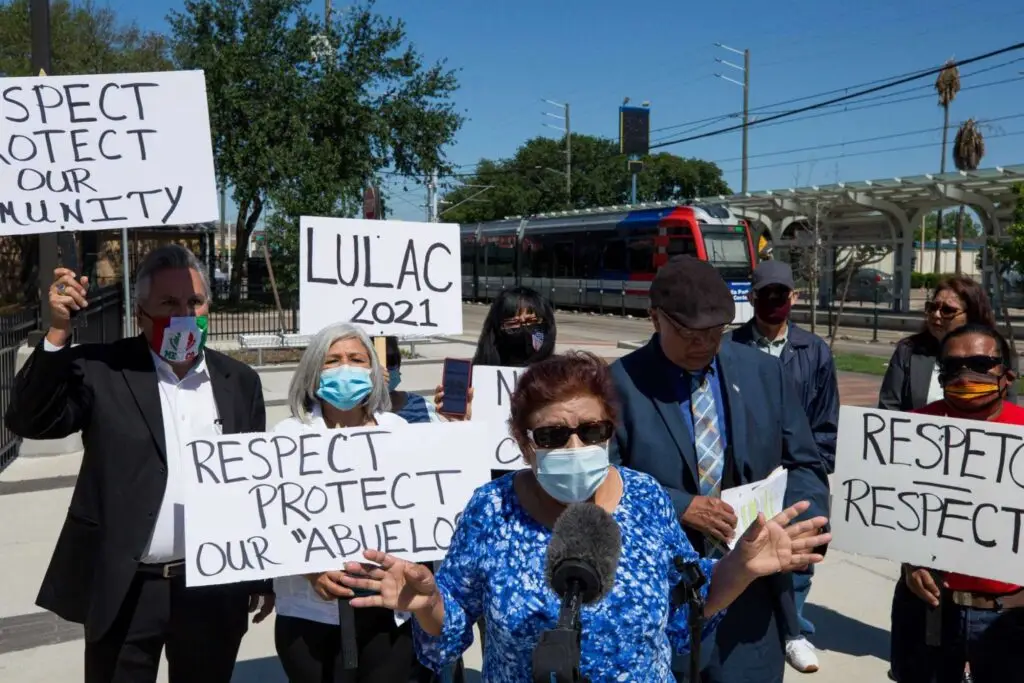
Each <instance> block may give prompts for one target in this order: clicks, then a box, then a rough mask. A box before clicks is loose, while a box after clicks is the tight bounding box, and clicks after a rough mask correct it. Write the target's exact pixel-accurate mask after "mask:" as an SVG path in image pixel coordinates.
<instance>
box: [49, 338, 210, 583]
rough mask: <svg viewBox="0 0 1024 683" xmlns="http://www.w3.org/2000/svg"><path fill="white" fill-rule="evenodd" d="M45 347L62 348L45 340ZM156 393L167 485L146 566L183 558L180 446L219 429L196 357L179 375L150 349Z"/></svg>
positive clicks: (202, 364) (204, 370) (202, 360)
mask: <svg viewBox="0 0 1024 683" xmlns="http://www.w3.org/2000/svg"><path fill="white" fill-rule="evenodd" d="M43 348H45V349H46V350H47V351H60V350H61V347H58V346H54V345H53V344H51V343H50V342H49V341H44V343H43ZM150 355H151V356H152V357H153V366H154V367H155V368H156V376H157V386H158V388H159V391H160V413H161V414H160V419H161V420H162V421H163V425H164V449H165V451H166V453H167V487H166V488H165V489H164V497H163V500H162V501H161V502H160V512H159V514H158V515H157V518H156V523H155V524H154V525H153V532H152V534H151V535H150V539H149V542H148V543H147V544H146V548H145V550H144V551H143V553H142V560H141V561H142V562H143V563H144V564H163V563H166V562H177V561H180V560H184V559H185V506H184V490H183V487H182V458H183V454H182V447H183V445H184V444H186V443H188V442H189V441H191V440H192V439H195V438H201V437H210V436H217V435H220V433H221V427H220V420H219V419H218V413H217V403H216V401H215V400H214V398H213V384H212V383H211V381H210V373H209V371H208V370H207V367H206V359H205V358H202V357H201V358H200V359H199V362H197V363H196V364H195V365H194V366H192V368H191V369H190V370H189V371H188V373H187V374H186V375H185V376H184V377H183V378H181V379H178V376H177V375H175V374H174V371H173V370H172V369H171V367H170V366H169V365H168V364H167V363H166V362H165V361H164V360H163V359H162V358H160V356H158V355H156V354H155V353H153V352H152V350H151V351H150Z"/></svg>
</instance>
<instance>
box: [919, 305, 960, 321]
mask: <svg viewBox="0 0 1024 683" xmlns="http://www.w3.org/2000/svg"><path fill="white" fill-rule="evenodd" d="M936 311H938V312H939V315H940V316H942V317H943V318H945V319H946V320H952V319H953V318H955V317H957V316H958V315H960V314H961V313H963V310H962V309H959V308H957V307H956V306H950V305H949V304H937V303H935V302H934V301H926V302H925V304H924V312H925V315H931V314H932V313H935V312H936Z"/></svg>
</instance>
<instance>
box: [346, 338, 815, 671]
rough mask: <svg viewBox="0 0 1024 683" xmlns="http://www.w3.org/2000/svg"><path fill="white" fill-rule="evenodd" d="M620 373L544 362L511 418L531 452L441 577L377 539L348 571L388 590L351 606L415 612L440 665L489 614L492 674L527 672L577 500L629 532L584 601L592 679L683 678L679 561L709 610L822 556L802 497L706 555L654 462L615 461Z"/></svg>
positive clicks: (518, 393)
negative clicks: (604, 590) (609, 579)
mask: <svg viewBox="0 0 1024 683" xmlns="http://www.w3.org/2000/svg"><path fill="white" fill-rule="evenodd" d="M612 391H613V390H612V380H611V373H610V372H609V370H608V367H607V366H606V365H605V364H604V362H603V361H601V360H600V359H599V358H597V357H596V356H593V355H590V354H585V353H571V354H567V355H564V356H553V357H552V358H550V359H548V360H545V361H541V362H540V363H536V364H534V365H532V366H530V368H529V369H528V370H527V371H526V372H525V373H524V374H523V376H522V377H521V378H520V380H519V384H518V386H517V388H516V390H515V392H514V393H513V395H512V408H511V417H510V419H509V426H510V431H511V433H512V435H513V436H514V437H515V439H516V441H517V442H518V444H519V447H520V448H521V449H522V452H523V456H524V458H525V460H526V462H527V463H528V464H529V468H528V469H524V470H521V471H519V472H513V473H509V474H507V475H505V476H503V477H501V478H500V479H497V480H495V481H492V482H490V483H489V484H487V485H485V486H483V487H481V488H480V489H478V490H477V491H476V493H475V494H474V496H473V498H472V500H471V501H470V502H469V504H468V505H467V506H466V509H465V510H464V511H463V514H462V517H461V520H460V521H459V525H458V528H457V529H456V532H455V537H454V538H453V540H452V544H451V547H450V548H449V550H448V555H447V556H446V558H445V560H444V562H443V563H442V565H441V568H440V569H439V571H438V573H437V576H436V577H434V576H433V575H432V574H431V573H430V571H429V570H428V569H426V568H424V567H422V566H421V565H416V564H411V563H408V562H405V561H403V560H401V559H399V558H397V557H394V556H392V555H386V554H384V553H381V552H379V551H373V550H371V551H367V552H366V558H367V559H368V560H370V561H371V562H374V563H377V564H378V565H379V566H377V567H373V566H370V565H359V564H356V563H351V564H349V565H348V566H347V567H346V569H347V570H348V571H349V572H350V573H351V574H359V575H360V576H358V577H355V576H347V577H345V578H344V579H343V581H344V582H345V583H346V585H348V586H349V587H350V588H362V589H368V590H371V591H374V592H376V593H377V595H374V596H371V597H362V598H355V599H353V600H352V605H353V606H354V607H387V608H389V609H394V610H398V611H407V612H411V613H412V614H413V615H414V619H415V625H414V634H415V635H414V638H415V642H416V648H417V655H418V656H419V658H420V661H421V662H422V663H424V664H426V665H427V666H429V667H430V668H432V669H434V670H435V671H436V670H440V668H441V667H443V666H444V665H445V664H446V663H448V662H451V661H453V660H455V659H456V658H457V657H459V656H460V655H461V654H462V653H463V651H464V650H465V649H466V648H467V647H469V645H470V644H471V643H472V639H473V637H472V625H473V624H474V622H475V621H476V620H477V619H478V618H479V617H480V616H481V615H484V614H486V617H487V618H486V624H487V648H486V649H485V650H484V664H483V672H482V674H483V680H485V681H488V682H489V683H513V682H514V683H529V681H531V680H533V676H532V674H531V657H532V653H533V649H534V646H535V645H536V644H537V641H538V639H539V637H540V634H541V633H542V632H543V631H545V630H548V629H551V628H553V627H554V626H555V624H556V622H557V618H558V612H559V607H560V601H559V599H558V597H557V596H556V594H555V593H554V591H553V590H552V589H551V588H550V587H549V586H548V584H547V580H546V578H545V556H546V552H547V547H548V543H549V542H550V540H551V533H552V532H551V529H552V527H553V526H554V523H555V520H557V519H558V517H559V515H560V514H561V513H562V512H563V511H564V510H565V509H566V507H567V506H568V505H571V504H573V503H582V502H589V503H593V504H596V505H598V506H600V507H601V508H603V509H604V510H605V511H607V512H608V513H610V514H611V515H612V517H613V519H615V521H616V522H617V523H618V525H619V528H620V530H621V535H622V551H621V555H620V559H619V563H618V568H617V570H616V573H615V583H614V586H613V587H612V589H611V592H610V593H609V594H608V595H607V597H605V598H604V599H603V600H602V601H600V602H598V603H597V604H594V605H591V606H587V607H584V608H583V610H582V614H581V623H582V633H583V640H582V655H581V674H582V675H583V676H585V677H586V678H587V679H588V680H590V681H593V682H594V683H598V682H599V681H622V680H644V681H649V682H651V683H666V682H668V681H674V680H675V679H674V675H673V673H672V671H671V658H672V652H673V650H675V651H676V652H679V653H685V652H686V651H688V650H689V644H690V638H691V635H690V634H689V632H688V629H687V610H686V608H685V606H682V607H677V606H674V605H673V604H672V600H671V595H672V592H673V589H674V588H675V586H676V585H677V583H678V582H679V580H680V576H679V573H678V571H677V570H676V568H675V564H674V562H673V560H674V558H676V557H680V558H682V559H683V560H684V561H694V562H699V563H700V565H701V567H702V569H703V571H704V573H705V574H706V576H708V577H709V579H710V581H709V582H708V583H707V584H705V588H704V589H703V590H704V591H705V598H706V600H707V608H706V615H707V616H708V617H711V618H710V619H709V621H708V622H707V627H706V629H705V632H704V633H703V634H701V636H696V637H702V636H706V635H707V633H708V632H709V631H710V630H711V629H713V628H714V626H715V624H716V622H717V618H716V617H715V616H714V615H715V614H716V613H719V612H720V611H721V610H722V609H724V608H725V607H726V606H727V605H728V604H729V603H731V602H732V601H733V600H734V599H735V598H736V597H737V596H739V594H740V593H742V592H743V590H744V589H746V587H747V586H748V585H749V584H750V582H751V581H753V580H754V579H755V578H756V577H759V576H763V575H767V574H773V573H777V572H782V571H791V570H792V569H794V568H796V567H802V566H806V565H808V564H813V563H816V562H819V561H821V559H822V558H821V556H820V555H817V554H814V553H813V548H816V547H818V546H820V545H823V544H826V543H828V541H829V535H828V534H820V533H819V530H820V529H821V528H822V527H823V526H825V525H826V524H827V522H828V520H827V519H825V518H824V517H818V518H815V519H812V520H808V521H805V522H800V523H796V524H792V525H790V522H791V521H792V520H793V519H795V518H796V517H797V516H798V515H799V514H800V513H802V512H803V511H805V510H806V509H807V507H808V505H807V503H799V504H797V505H795V506H793V507H791V508H789V509H788V510H786V511H785V512H783V513H781V514H780V515H778V516H777V517H775V518H774V519H772V520H770V521H765V520H764V519H761V520H759V521H758V522H755V523H754V524H752V525H751V527H750V529H748V530H747V532H746V533H745V534H744V535H743V536H742V538H740V540H739V541H738V542H737V545H736V549H735V550H733V551H731V552H729V553H727V554H726V555H725V556H724V557H723V558H722V559H721V560H718V561H712V560H700V559H699V558H698V556H697V554H696V552H695V551H694V549H693V547H692V546H691V545H690V543H689V541H688V540H687V538H686V535H685V534H684V533H683V530H682V528H681V527H680V525H679V522H678V520H677V519H676V514H675V511H674V509H673V507H672V503H671V502H670V500H669V498H668V496H667V494H666V493H665V492H664V490H663V489H662V487H661V486H660V485H659V484H658V483H657V482H656V481H655V480H654V479H653V478H652V477H650V476H649V475H646V474H642V473H640V472H635V471H633V470H628V469H625V468H618V467H613V466H611V465H610V464H609V458H608V446H609V439H610V438H611V437H612V434H613V433H614V431H615V419H616V412H615V408H614V398H613V395H612Z"/></svg>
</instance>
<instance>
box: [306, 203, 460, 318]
mask: <svg viewBox="0 0 1024 683" xmlns="http://www.w3.org/2000/svg"><path fill="white" fill-rule="evenodd" d="M459 247H460V243H459V226H458V225H454V224H447V223H413V222H405V221H374V220H362V219H357V218H317V217H308V216H303V217H302V219H301V221H300V236H299V264H300V265H299V270H300V281H299V300H300V302H301V304H302V315H301V316H300V323H299V332H300V333H301V334H316V333H317V332H318V331H320V330H321V329H323V328H324V327H326V326H327V325H330V324H333V323H337V322H351V323H353V324H355V325H358V326H359V327H362V328H363V330H364V331H365V332H366V333H367V334H369V335H371V336H385V335H395V336H401V337H419V336H432V335H439V334H462V288H461V286H459V283H460V282H461V281H462V276H461V272H462V260H461V256H460V248H459Z"/></svg>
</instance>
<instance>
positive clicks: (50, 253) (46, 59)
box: [28, 0, 128, 346]
mask: <svg viewBox="0 0 1024 683" xmlns="http://www.w3.org/2000/svg"><path fill="white" fill-rule="evenodd" d="M29 26H30V30H31V33H32V73H33V74H34V75H42V74H49V73H50V2H49V0H32V4H31V5H30V6H29ZM38 245H39V314H40V315H39V320H40V325H39V328H40V329H38V330H36V331H35V332H34V334H32V335H30V336H29V339H28V343H29V344H30V345H31V346H35V345H36V344H38V343H39V341H40V340H41V339H42V338H43V337H44V336H46V331H47V330H49V329H50V305H49V298H50V285H51V284H52V283H53V271H54V269H55V268H56V267H57V233H54V232H46V233H42V234H40V235H39V237H38ZM75 274H76V275H81V273H75ZM125 277H128V275H127V274H125Z"/></svg>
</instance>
